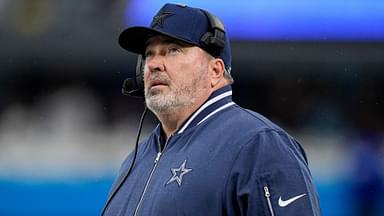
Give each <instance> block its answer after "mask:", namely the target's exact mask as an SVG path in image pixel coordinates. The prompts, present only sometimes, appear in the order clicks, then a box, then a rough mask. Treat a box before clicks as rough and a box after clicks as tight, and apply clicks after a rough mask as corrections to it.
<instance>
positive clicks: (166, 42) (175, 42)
mask: <svg viewBox="0 0 384 216" xmlns="http://www.w3.org/2000/svg"><path fill="white" fill-rule="evenodd" d="M150 41H151V39H149V40H147V41H146V42H145V47H148V46H149V45H150ZM160 43H161V44H165V45H169V44H176V45H179V46H181V47H192V46H194V45H192V44H189V43H186V42H184V41H180V40H176V39H172V38H167V39H164V40H161V41H160Z"/></svg>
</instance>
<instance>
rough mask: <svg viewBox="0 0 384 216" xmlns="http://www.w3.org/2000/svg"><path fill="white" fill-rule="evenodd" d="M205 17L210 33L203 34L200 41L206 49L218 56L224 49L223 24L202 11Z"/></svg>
mask: <svg viewBox="0 0 384 216" xmlns="http://www.w3.org/2000/svg"><path fill="white" fill-rule="evenodd" d="M202 11H203V12H204V14H205V15H206V16H207V18H208V20H209V23H210V25H211V26H210V27H211V31H208V32H207V33H205V34H204V35H203V36H202V37H201V39H200V41H201V42H202V43H203V44H204V45H205V46H206V47H207V49H209V50H211V51H212V52H214V54H215V55H217V56H219V55H220V52H221V51H222V50H223V49H224V45H225V29H224V24H223V23H222V22H221V21H220V19H219V18H218V17H216V16H214V15H213V14H211V13H209V12H208V11H205V10H202Z"/></svg>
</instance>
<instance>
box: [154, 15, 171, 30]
mask: <svg viewBox="0 0 384 216" xmlns="http://www.w3.org/2000/svg"><path fill="white" fill-rule="evenodd" d="M173 15H175V14H174V13H169V12H162V13H161V14H159V15H157V16H155V17H153V20H152V24H151V27H152V28H153V27H155V26H157V25H159V26H160V27H161V28H163V27H164V20H165V19H166V18H168V17H170V16H173Z"/></svg>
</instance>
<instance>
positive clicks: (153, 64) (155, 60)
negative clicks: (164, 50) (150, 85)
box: [145, 55, 165, 73]
mask: <svg viewBox="0 0 384 216" xmlns="http://www.w3.org/2000/svg"><path fill="white" fill-rule="evenodd" d="M145 64H146V65H147V68H148V71H149V72H152V73H153V72H161V71H164V70H165V65H164V59H163V57H162V56H160V55H154V56H151V57H150V58H148V59H146V60H145Z"/></svg>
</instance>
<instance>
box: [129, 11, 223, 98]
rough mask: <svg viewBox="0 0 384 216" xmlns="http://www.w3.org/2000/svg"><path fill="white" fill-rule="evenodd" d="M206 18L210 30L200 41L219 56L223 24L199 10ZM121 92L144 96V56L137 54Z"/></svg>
mask: <svg viewBox="0 0 384 216" xmlns="http://www.w3.org/2000/svg"><path fill="white" fill-rule="evenodd" d="M201 11H202V12H203V13H204V14H205V15H206V16H207V18H208V20H209V23H210V27H211V30H210V31H208V32H206V33H205V34H204V35H203V36H202V37H201V38H200V42H201V44H202V46H203V48H204V49H206V50H207V51H208V52H209V53H210V54H212V55H213V56H215V57H218V56H220V53H221V52H222V51H223V49H224V46H225V29H224V24H223V23H222V22H221V20H220V19H219V18H218V17H216V16H215V15H213V14H211V13H209V12H208V11H205V10H201ZM121 92H122V94H124V95H128V96H132V97H144V58H143V55H138V57H137V63H136V72H135V77H134V78H127V79H125V80H124V82H123V87H122V89H121Z"/></svg>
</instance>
